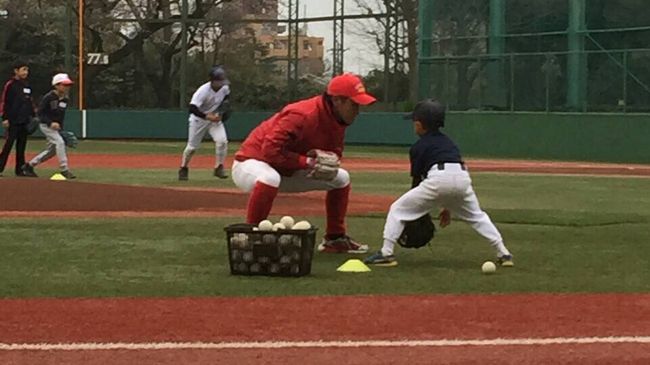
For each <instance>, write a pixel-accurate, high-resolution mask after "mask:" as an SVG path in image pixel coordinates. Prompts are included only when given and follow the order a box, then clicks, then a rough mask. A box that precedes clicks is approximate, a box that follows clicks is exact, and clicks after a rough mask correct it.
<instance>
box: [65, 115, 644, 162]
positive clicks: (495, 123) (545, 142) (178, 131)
mask: <svg viewBox="0 0 650 365" xmlns="http://www.w3.org/2000/svg"><path fill="white" fill-rule="evenodd" d="M85 114H86V121H85V127H84V123H83V121H82V118H81V116H82V113H80V112H79V111H71V112H70V113H69V116H68V121H67V122H66V125H67V128H68V129H70V130H72V131H74V132H76V133H78V134H79V135H82V136H84V137H85V138H98V139H99V138H101V139H178V140H183V139H185V138H187V113H186V112H175V111H109V110H107V111H103V110H92V111H86V113H85ZM270 114H271V113H268V112H237V113H233V117H232V118H231V120H229V121H228V123H227V130H228V135H229V138H230V140H232V141H241V140H243V139H244V138H245V137H246V136H247V135H248V133H249V132H250V130H251V129H252V128H254V127H255V126H256V125H258V124H259V123H260V122H261V121H262V120H264V119H265V118H266V117H268V116H269V115H270ZM446 124H447V127H446V128H445V132H446V133H448V134H449V135H451V136H452V137H453V138H454V140H456V141H457V143H458V144H459V146H460V148H461V150H462V152H463V153H464V154H465V155H466V156H474V157H494V158H522V159H552V160H573V161H603V162H628V163H650V143H648V136H650V115H647V114H627V115H625V116H622V115H620V114H616V113H523V112H519V113H497V112H485V111H483V112H450V113H449V115H448V118H447V123H446ZM415 140H416V137H415V135H414V133H413V130H412V125H411V123H409V122H408V121H405V120H403V118H402V114H400V113H362V114H361V115H360V116H359V117H358V119H357V121H355V123H354V124H353V125H352V126H351V127H349V128H348V131H347V133H346V143H349V144H369V145H402V146H407V145H410V144H411V143H413V142H414V141H415Z"/></svg>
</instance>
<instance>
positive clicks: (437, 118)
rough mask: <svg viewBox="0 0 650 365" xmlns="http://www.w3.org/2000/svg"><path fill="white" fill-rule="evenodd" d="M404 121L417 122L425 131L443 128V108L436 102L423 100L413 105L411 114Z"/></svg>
mask: <svg viewBox="0 0 650 365" xmlns="http://www.w3.org/2000/svg"><path fill="white" fill-rule="evenodd" d="M404 119H409V120H419V121H420V122H422V123H423V124H424V125H425V127H427V129H432V128H438V127H444V126H445V106H444V105H442V103H440V102H439V101H438V100H434V99H425V100H422V101H420V102H419V103H417V104H416V105H415V108H414V109H413V112H411V113H409V114H407V115H405V116H404Z"/></svg>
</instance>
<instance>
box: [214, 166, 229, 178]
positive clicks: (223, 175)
mask: <svg viewBox="0 0 650 365" xmlns="http://www.w3.org/2000/svg"><path fill="white" fill-rule="evenodd" d="M214 176H216V177H218V178H220V179H226V178H228V175H226V170H225V169H224V168H223V165H219V166H218V167H217V168H216V169H214Z"/></svg>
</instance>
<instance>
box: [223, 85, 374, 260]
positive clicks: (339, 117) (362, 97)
mask: <svg viewBox="0 0 650 365" xmlns="http://www.w3.org/2000/svg"><path fill="white" fill-rule="evenodd" d="M374 101H375V98H374V97H372V96H371V95H369V94H367V93H366V89H365V87H364V86H363V84H362V82H361V80H360V79H359V78H358V77H357V76H355V75H352V74H343V75H340V76H336V77H334V78H333V79H332V80H331V81H330V83H329V85H328V86H327V92H326V93H324V94H322V95H318V96H314V97H312V98H309V99H305V100H302V101H298V102H296V103H293V104H289V105H287V106H286V107H284V109H282V110H281V111H280V112H278V113H276V114H275V115H273V116H272V117H270V118H269V119H267V120H265V121H264V122H262V123H261V124H260V125H259V126H257V127H256V128H255V129H254V130H253V131H252V132H251V133H250V134H249V135H248V137H247V138H246V140H245V141H244V142H243V143H242V145H241V147H240V149H239V151H237V153H236V154H235V163H234V164H233V168H232V175H233V180H234V182H235V184H236V185H237V186H238V187H239V188H240V189H242V190H244V191H246V192H250V196H249V200H248V207H247V216H246V220H247V222H248V223H253V224H257V223H259V222H260V221H262V220H264V219H266V218H267V216H268V215H269V213H270V212H271V208H272V206H273V201H274V199H275V197H276V195H277V193H278V191H283V192H303V191H309V190H327V197H326V202H325V208H326V211H327V231H326V235H325V237H324V238H323V241H322V242H321V244H320V245H319V247H318V249H319V251H322V252H332V253H364V252H367V251H368V246H367V245H363V244H360V243H358V242H356V241H354V240H353V239H351V238H350V237H349V236H348V235H347V234H346V227H345V215H346V213H347V207H348V197H349V195H350V175H349V174H348V172H347V171H345V170H343V169H338V168H337V167H335V168H333V169H332V170H331V172H332V174H331V175H328V174H324V175H323V176H320V175H319V168H320V162H319V161H320V157H319V154H320V152H318V153H317V152H315V151H314V150H322V151H330V152H332V155H331V156H333V157H334V159H335V160H336V161H337V162H338V159H339V158H340V157H341V156H342V154H343V139H344V137H345V130H346V128H347V127H348V126H350V125H351V124H352V123H353V122H354V119H355V118H356V117H357V115H358V114H359V105H368V104H371V103H373V102H374ZM336 166H338V165H336Z"/></svg>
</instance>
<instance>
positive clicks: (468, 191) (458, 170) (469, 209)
mask: <svg viewBox="0 0 650 365" xmlns="http://www.w3.org/2000/svg"><path fill="white" fill-rule="evenodd" d="M444 167H445V168H444V170H438V166H437V165H434V166H433V167H432V168H431V170H429V173H428V174H427V178H426V179H424V180H423V181H422V182H421V183H420V185H418V186H416V187H415V188H413V189H411V190H409V191H408V192H406V193H405V194H404V195H402V196H401V197H400V198H399V199H397V200H396V201H395V202H394V203H393V204H392V205H391V207H390V211H389V212H388V217H387V218H386V225H385V226H384V245H383V247H382V249H381V252H382V254H383V255H384V256H389V255H392V254H393V250H394V247H395V244H396V243H397V240H398V238H399V236H400V235H401V234H402V231H403V230H404V222H406V221H412V220H416V219H418V218H420V217H422V216H423V215H425V214H427V213H429V212H431V211H432V210H434V209H436V208H437V209H440V208H446V209H448V210H449V211H450V212H451V214H452V217H454V218H457V219H460V220H462V221H465V222H467V223H469V224H470V225H471V226H472V228H474V230H476V232H478V234H480V235H481V236H483V237H484V238H485V239H486V240H487V241H488V242H489V243H490V245H492V247H494V248H495V249H496V251H497V256H499V257H501V256H503V255H509V254H510V252H509V251H508V249H507V248H506V247H505V245H504V244H503V238H502V237H501V234H500V233H499V230H497V228H496V227H495V226H494V224H493V223H492V221H491V220H490V217H489V216H488V215H487V213H485V212H484V211H482V210H481V207H480V206H479V202H478V198H477V197H476V194H475V193H474V189H473V188H472V179H471V178H470V176H469V173H468V172H467V171H466V170H463V169H462V166H461V164H458V163H446V164H445V165H444Z"/></svg>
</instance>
